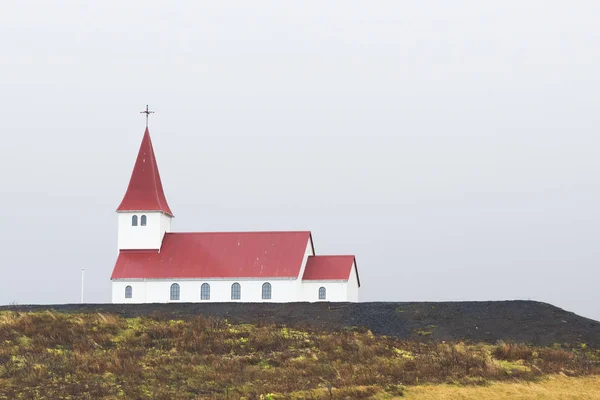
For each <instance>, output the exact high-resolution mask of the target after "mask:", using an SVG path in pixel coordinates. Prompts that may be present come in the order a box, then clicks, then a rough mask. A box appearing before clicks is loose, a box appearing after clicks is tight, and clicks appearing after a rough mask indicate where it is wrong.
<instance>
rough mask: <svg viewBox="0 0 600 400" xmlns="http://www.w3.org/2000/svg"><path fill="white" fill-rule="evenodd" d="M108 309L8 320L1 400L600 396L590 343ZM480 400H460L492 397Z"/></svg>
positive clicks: (1, 342) (4, 318) (2, 325)
mask: <svg viewBox="0 0 600 400" xmlns="http://www.w3.org/2000/svg"><path fill="white" fill-rule="evenodd" d="M238 306H240V305H238ZM270 306H272V305H270ZM305 306H306V305H305ZM330 306H332V307H333V305H330ZM101 307H105V308H106V307H108V306H96V307H95V309H93V310H92V306H86V307H83V308H84V309H87V312H81V309H80V308H77V310H76V309H75V308H69V307H67V308H66V309H64V310H63V311H65V310H68V311H70V312H58V311H55V310H50V309H43V308H40V307H30V308H29V310H27V311H23V309H21V310H2V311H0V399H15V398H22V399H41V398H52V399H56V398H71V399H122V398H123V399H239V398H246V399H284V398H297V399H311V398H312V399H329V398H337V399H341V398H348V399H359V398H398V397H401V396H405V397H408V398H427V397H426V396H428V395H430V397H429V398H436V397H438V398H439V397H440V396H439V393H440V392H438V394H437V395H436V394H435V393H434V392H432V391H435V390H438V391H439V390H448V389H452V388H454V389H456V388H461V389H463V388H467V389H469V388H471V389H477V388H479V389H477V390H486V387H488V388H494V387H495V388H496V389H493V390H496V394H497V393H499V392H498V391H499V390H504V389H502V388H503V386H493V385H503V384H506V383H514V382H538V381H540V380H543V379H545V378H546V377H555V376H556V375H557V374H559V375H560V376H563V377H564V376H569V377H578V378H570V379H572V380H568V382H570V383H572V384H573V389H572V390H575V389H576V388H577V387H580V385H581V383H582V382H585V383H586V384H587V385H597V386H598V387H600V382H599V381H598V380H597V379H596V378H595V377H594V375H600V350H598V349H595V348H590V346H589V345H587V344H585V343H581V342H577V343H574V342H573V343H570V344H559V343H556V344H553V345H552V346H528V345H524V344H516V343H507V342H499V343H495V344H490V343H482V342H476V341H471V340H470V341H461V340H451V341H436V340H429V339H430V338H431V337H432V336H433V335H434V333H433V331H435V328H431V327H430V328H429V329H431V330H430V331H427V332H431V333H426V332H422V333H419V332H415V333H411V337H412V338H411V339H408V340H406V339H400V338H398V337H391V336H382V335H376V334H374V333H373V332H372V331H371V330H369V329H368V328H365V327H358V326H357V325H347V326H345V327H344V326H342V327H340V329H338V330H332V329H324V328H323V327H322V326H321V327H318V326H313V327H307V328H299V327H290V326H289V325H288V326H284V325H280V324H279V325H275V324H273V323H271V322H270V321H269V320H270V319H272V318H269V317H267V316H266V315H265V317H264V318H262V319H261V318H257V319H255V321H254V322H253V323H248V322H241V321H236V322H234V321H232V320H231V319H225V318H222V317H215V316H209V317H206V316H202V315H196V314H197V313H191V312H189V311H190V310H189V309H188V310H187V312H183V311H182V309H185V307H170V311H169V307H166V308H160V307H159V309H158V311H157V308H155V309H154V311H151V312H146V311H148V310H149V309H148V310H146V309H145V308H144V307H147V306H142V307H138V308H137V310H138V311H137V312H136V311H135V310H136V308H135V307H129V306H128V307H124V308H123V307H122V308H117V312H113V313H111V312H107V311H106V310H104V311H101V312H99V311H98V308H101ZM111 307H113V306H110V307H108V308H111ZM194 307H196V306H194ZM424 307H425V309H429V308H428V306H424ZM32 308H34V309H35V308H37V310H35V311H32ZM244 308H246V307H245V306H241V310H244ZM276 308H277V309H278V310H279V312H280V313H281V312H283V310H284V309H285V308H284V307H279V306H277V307H276ZM398 308H399V306H398V305H396V306H395V307H394V313H395V314H398V315H406V313H407V312H408V313H410V312H413V313H415V312H417V311H414V310H413V311H406V310H405V309H404V308H403V309H400V310H399V309H398ZM198 309H199V308H198ZM198 309H197V310H198ZM258 309H261V310H263V311H264V309H265V307H263V308H260V307H259V308H258ZM124 310H127V311H124ZM292 310H296V311H297V309H294V308H292ZM246 311H247V310H246ZM263 311H261V312H263ZM126 312H128V313H129V314H136V313H137V314H147V315H123V314H125V313H126ZM329 312H330V313H333V314H336V315H337V314H338V313H337V311H335V310H334V309H332V310H331V311H329ZM180 313H182V314H181V315H177V314H180ZM213 314H214V309H213ZM235 314H236V315H237V316H238V319H240V318H241V319H245V318H247V317H241V315H242V314H244V312H243V311H239V312H237V313H235ZM271 317H272V316H271ZM255 318H256V316H255ZM304 318H305V319H306V318H307V317H306V316H305V317H304ZM295 322H296V325H297V324H298V323H299V321H295ZM425 323H428V320H426V321H425ZM561 324H564V323H563V322H561ZM314 325H319V324H314ZM430 325H431V324H430ZM442 326H443V325H442ZM560 326H562V325H560ZM329 328H331V326H329ZM524 329H526V328H524ZM445 332H447V331H445ZM577 335H579V333H578V334H577ZM577 335H576V336H577ZM567 336H568V335H567ZM567 336H564V337H567ZM423 339H427V340H423ZM553 379H555V378H553ZM577 379H579V380H577ZM550 382H556V381H550ZM490 384H491V385H492V386H486V385H490ZM542 385H543V384H542ZM565 385H567V384H566V383H565V384H562V385H560V386H561V388H562V389H564V388H565ZM541 387H543V386H541ZM561 388H555V389H553V390H554V391H555V392H556V393H560V392H559V390H562V389H561ZM568 390H569V392H570V393H571V394H572V393H574V392H571V389H568ZM432 393H434V394H433V395H432ZM472 394H474V395H476V396H478V397H467V396H466V395H465V396H463V397H460V398H485V397H484V396H485V395H484V394H481V392H472ZM482 396H483V397H482ZM446 398H452V397H449V396H446ZM490 398H492V397H490ZM507 398H508V397H507ZM532 398H533V397H532ZM537 398H539V397H537ZM590 398H592V397H590Z"/></svg>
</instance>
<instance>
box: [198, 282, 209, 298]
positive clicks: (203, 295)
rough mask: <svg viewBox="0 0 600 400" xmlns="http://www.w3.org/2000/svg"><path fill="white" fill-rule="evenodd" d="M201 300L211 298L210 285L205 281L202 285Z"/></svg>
mask: <svg viewBox="0 0 600 400" xmlns="http://www.w3.org/2000/svg"><path fill="white" fill-rule="evenodd" d="M200 300H210V285H209V284H208V283H203V284H202V286H200Z"/></svg>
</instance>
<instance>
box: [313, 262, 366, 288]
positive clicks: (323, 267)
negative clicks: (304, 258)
mask: <svg viewBox="0 0 600 400" xmlns="http://www.w3.org/2000/svg"><path fill="white" fill-rule="evenodd" d="M353 265H354V268H356V261H355V258H354V256H310V257H308V262H307V263H306V268H305V269H304V276H303V277H302V280H304V281H326V280H348V278H350V272H351V271H352V266H353ZM356 279H357V280H358V286H360V280H359V279H358V270H356Z"/></svg>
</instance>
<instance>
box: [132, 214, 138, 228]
mask: <svg viewBox="0 0 600 400" xmlns="http://www.w3.org/2000/svg"><path fill="white" fill-rule="evenodd" d="M131 226H137V215H134V216H133V217H131Z"/></svg>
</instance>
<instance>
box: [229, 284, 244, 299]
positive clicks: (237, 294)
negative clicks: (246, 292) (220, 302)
mask: <svg viewBox="0 0 600 400" xmlns="http://www.w3.org/2000/svg"><path fill="white" fill-rule="evenodd" d="M241 298H242V287H241V286H240V284H239V283H237V282H236V283H234V284H233V285H231V300H240V299H241Z"/></svg>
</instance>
